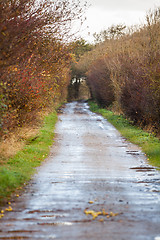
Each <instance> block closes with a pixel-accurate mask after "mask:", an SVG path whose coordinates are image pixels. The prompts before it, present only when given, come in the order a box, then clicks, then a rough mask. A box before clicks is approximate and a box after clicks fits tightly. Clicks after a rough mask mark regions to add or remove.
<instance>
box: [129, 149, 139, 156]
mask: <svg viewBox="0 0 160 240" xmlns="http://www.w3.org/2000/svg"><path fill="white" fill-rule="evenodd" d="M126 153H127V154H131V155H140V152H139V151H131V150H130V151H126Z"/></svg>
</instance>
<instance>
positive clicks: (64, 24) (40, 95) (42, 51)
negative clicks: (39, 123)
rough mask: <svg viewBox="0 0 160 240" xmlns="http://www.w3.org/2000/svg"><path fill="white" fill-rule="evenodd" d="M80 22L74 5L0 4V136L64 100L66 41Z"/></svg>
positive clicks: (22, 0) (14, 0)
mask: <svg viewBox="0 0 160 240" xmlns="http://www.w3.org/2000/svg"><path fill="white" fill-rule="evenodd" d="M83 10H84V9H83ZM82 18H83V16H82V8H81V6H79V4H78V2H77V0H71V1H69V0H62V1H61V0H56V1H50V0H47V1H46V0H45V1H37V0H5V1H1V2H0V51H1V56H0V114H1V116H0V128H1V134H0V135H2V134H3V133H4V132H7V131H8V130H10V129H12V128H14V127H15V126H17V125H18V126H21V125H23V124H24V123H27V122H29V121H30V120H31V119H33V118H35V112H36V111H37V110H39V109H43V108H44V107H50V106H53V104H54V103H55V102H59V101H63V100H64V99H65V97H66V94H67V86H68V83H69V68H70V62H71V58H72V55H71V54H70V49H71V44H69V43H67V42H66V39H67V40H69V39H70V38H71V37H72V35H73V33H70V29H71V24H72V21H74V20H76V19H79V20H80V21H82Z"/></svg>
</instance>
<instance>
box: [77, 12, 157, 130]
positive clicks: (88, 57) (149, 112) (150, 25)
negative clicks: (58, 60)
mask: <svg viewBox="0 0 160 240" xmlns="http://www.w3.org/2000/svg"><path fill="white" fill-rule="evenodd" d="M111 30H112V31H111ZM113 30H114V31H113ZM119 31H122V32H121V33H120V32H119ZM106 33H107V34H106ZM111 33H112V34H111ZM100 37H102V35H101V36H99V38H98V39H100V41H99V42H97V44H96V46H95V48H94V49H93V50H92V51H91V52H89V53H88V54H85V55H84V56H83V57H82V58H81V59H80V61H79V63H78V64H77V68H81V69H84V73H85V75H86V76H87V81H88V84H89V85H90V89H91V91H92V95H93V97H94V98H95V99H96V100H97V101H98V102H99V103H100V104H102V105H105V106H109V105H110V104H111V105H112V108H113V109H114V110H116V111H118V112H120V113H123V114H125V115H126V116H127V117H129V118H130V119H131V120H132V121H133V122H134V123H136V124H139V125H141V126H143V127H147V128H148V129H152V130H154V131H155V132H157V133H159V132H160V125H159V123H160V8H157V9H155V10H154V11H150V12H149V13H148V14H147V16H146V23H145V24H144V25H143V26H139V27H138V26H137V27H136V28H134V29H129V30H127V29H125V27H121V28H120V27H118V28H116V26H115V27H113V26H112V28H110V29H109V30H108V31H106V32H105V37H104V36H103V41H101V40H102V38H100Z"/></svg>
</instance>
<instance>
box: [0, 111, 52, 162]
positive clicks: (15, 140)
mask: <svg viewBox="0 0 160 240" xmlns="http://www.w3.org/2000/svg"><path fill="white" fill-rule="evenodd" d="M49 112H50V110H49V109H45V110H43V111H41V112H36V113H35V114H36V118H35V119H34V120H33V121H32V122H31V123H30V125H26V126H23V127H20V128H18V127H17V128H16V129H14V130H12V132H9V133H8V134H7V135H4V136H3V137H2V139H1V140H0V165H2V164H5V161H7V159H8V158H10V157H13V156H14V155H15V154H16V153H17V152H18V151H20V150H21V149H22V148H23V147H24V145H25V144H26V141H27V140H28V139H30V138H33V137H35V136H36V135H37V134H38V133H39V129H40V127H41V123H42V120H43V119H44V117H45V116H47V115H48V114H49Z"/></svg>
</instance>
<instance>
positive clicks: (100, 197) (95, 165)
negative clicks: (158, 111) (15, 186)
mask: <svg viewBox="0 0 160 240" xmlns="http://www.w3.org/2000/svg"><path fill="white" fill-rule="evenodd" d="M11 205H12V208H13V211H11V212H8V213H7V214H5V216H4V218H2V219H0V239H45V240H48V239H61V240H63V239H66V240H78V239H81V240H87V239H92V240H98V239H101V240H106V239H107V240H159V239H160V172H158V171H156V169H154V168H152V167H151V166H149V165H148V164H147V163H146V160H145V156H144V155H143V154H142V152H141V151H140V149H138V148H137V147H136V146H134V145H132V144H131V143H128V142H127V141H126V140H125V139H124V138H123V137H122V136H121V135H120V134H119V133H118V132H117V130H116V129H115V128H114V127H113V126H112V125H111V124H109V123H108V122H107V121H106V120H105V119H103V118H102V117H101V116H99V115H97V114H94V113H91V112H90V111H89V110H88V106H87V104H86V103H77V102H73V103H68V104H67V105H66V107H65V108H64V109H63V114H60V115H59V121H58V123H57V126H56V138H55V143H54V145H53V147H52V149H51V154H50V156H49V157H48V158H47V159H46V160H45V162H44V163H43V164H42V166H41V167H39V168H38V171H37V174H36V175H35V176H34V178H33V180H32V181H31V183H30V184H29V185H28V186H27V187H26V189H25V192H24V193H23V194H22V195H21V196H20V197H19V198H17V200H16V201H15V202H14V203H12V204H11ZM102 209H103V210H102ZM90 210H93V211H94V212H92V213H95V212H98V211H100V212H102V211H103V213H104V210H105V212H108V214H106V213H104V215H102V214H101V215H99V216H97V217H96V218H95V219H93V216H94V215H93V214H92V215H91V214H88V215H87V214H85V213H84V211H85V212H86V213H87V211H90ZM114 213H116V214H114ZM117 213H118V215H117Z"/></svg>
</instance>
